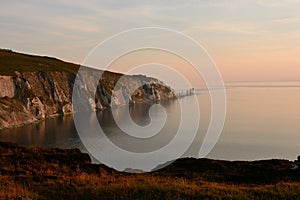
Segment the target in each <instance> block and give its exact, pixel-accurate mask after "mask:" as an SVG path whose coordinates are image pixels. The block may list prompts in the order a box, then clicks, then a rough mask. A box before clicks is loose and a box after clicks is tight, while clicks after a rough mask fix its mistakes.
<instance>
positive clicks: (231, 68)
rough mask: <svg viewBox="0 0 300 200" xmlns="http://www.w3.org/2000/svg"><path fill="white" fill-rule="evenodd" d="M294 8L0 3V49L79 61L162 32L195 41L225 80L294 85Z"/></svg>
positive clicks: (94, 0) (288, 3) (159, 0)
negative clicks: (125, 39)
mask: <svg viewBox="0 0 300 200" xmlns="http://www.w3.org/2000/svg"><path fill="white" fill-rule="evenodd" d="M299 11H300V0H265V1H264V0H244V1H240V0H239V1H237V0H231V1H229V0H228V1H227V0H219V1H217V0H211V1H204V0H172V1H166V0H151V1H145V0H126V1H117V0H51V1H38V0H10V1H1V3H0V26H1V32H0V47H1V48H9V49H13V50H15V51H18V52H25V53H30V54H38V55H48V56H53V57H57V58H60V59H63V60H66V61H71V62H75V63H82V62H83V60H84V59H85V57H86V56H87V55H88V53H89V52H90V51H91V50H92V49H93V48H94V47H95V46H96V45H97V44H99V43H100V42H102V41H104V40H105V39H106V38H108V37H110V36H111V35H114V34H117V33H119V32H121V31H124V30H128V29H132V28H139V27H148V26H151V27H152V26H154V27H164V28H170V29H174V30H176V31H179V32H182V33H184V34H186V35H188V36H190V37H192V38H193V39H194V40H196V41H197V42H199V43H200V44H201V45H202V46H203V47H204V48H205V49H206V51H207V52H208V54H209V55H210V57H211V58H212V59H213V61H214V62H215V64H216V65H217V67H218V69H219V71H220V73H221V75H222V77H223V79H224V81H225V82H231V81H295V80H298V81H299V80H300V12H299ZM132 59H134V57H133V58H132ZM125 60H126V59H125ZM127 60H128V59H127ZM121 65H122V63H121ZM124 65H125V64H124ZM181 67H185V66H184V65H182V66H181ZM120 71H121V72H122V69H120ZM190 75H192V72H191V73H190Z"/></svg>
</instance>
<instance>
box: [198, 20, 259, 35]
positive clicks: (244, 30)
mask: <svg viewBox="0 0 300 200" xmlns="http://www.w3.org/2000/svg"><path fill="white" fill-rule="evenodd" d="M200 29H202V30H205V31H213V32H226V33H235V34H243V35H257V34H259V33H260V32H261V30H259V29H257V28H256V27H255V26H254V25H250V24H248V25H246V24H234V23H230V22H224V21H219V22H213V23H211V24H207V25H203V26H201V27H200Z"/></svg>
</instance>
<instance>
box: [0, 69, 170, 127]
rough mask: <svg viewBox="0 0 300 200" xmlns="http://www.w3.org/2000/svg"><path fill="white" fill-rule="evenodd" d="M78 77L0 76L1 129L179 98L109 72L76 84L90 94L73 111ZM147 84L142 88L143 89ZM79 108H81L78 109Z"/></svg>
mask: <svg viewBox="0 0 300 200" xmlns="http://www.w3.org/2000/svg"><path fill="white" fill-rule="evenodd" d="M75 78H76V76H75V75H74V74H72V73H67V72H56V71H51V72H24V73H19V72H16V76H14V77H12V76H0V129H1V128H10V127H14V126H20V125H23V124H26V123H31V122H34V121H38V120H40V119H44V118H47V117H49V116H53V115H64V114H67V113H73V112H78V111H87V110H103V109H105V108H110V107H111V106H112V105H113V106H118V105H123V104H130V103H134V102H146V101H153V100H161V99H162V100H163V99H172V98H175V94H174V93H173V92H172V91H171V90H170V89H169V88H168V87H166V86H165V85H163V83H162V82H160V81H158V80H156V79H153V78H148V77H145V76H122V78H121V79H120V81H119V82H118V84H117V86H116V88H114V86H115V85H116V82H117V81H118V80H119V78H120V75H116V74H114V73H108V75H106V76H105V77H104V78H102V79H101V80H100V82H99V84H98V85H97V87H95V84H94V82H95V81H97V82H98V78H99V77H98V74H97V73H82V75H81V77H80V79H79V80H80V84H78V85H76V87H78V89H79V90H80V91H84V93H85V94H87V95H82V96H80V102H82V105H80V106H79V107H80V109H81V110H77V111H76V110H75V111H74V110H73V105H72V92H73V86H74V81H75ZM141 85H143V86H142V87H140V86H141ZM76 107H77V106H76Z"/></svg>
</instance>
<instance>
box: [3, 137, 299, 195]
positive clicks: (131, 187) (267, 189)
mask: <svg viewBox="0 0 300 200" xmlns="http://www.w3.org/2000/svg"><path fill="white" fill-rule="evenodd" d="M0 156H1V160H0V199H1V198H4V199H12V198H14V199H16V198H19V199H65V200H67V199H151V200H152V199H299V198H300V182H299V180H300V173H299V172H300V170H292V169H290V165H291V164H292V162H290V161H285V160H268V161H259V162H227V161H216V160H208V159H204V160H203V159H182V160H178V161H175V162H174V163H173V164H171V165H170V166H168V167H167V168H165V169H162V170H159V171H157V172H153V173H146V174H128V173H121V172H116V171H115V170H112V169H110V168H108V167H105V166H103V165H94V164H91V162H90V159H89V157H88V156H87V155H86V154H82V153H80V151H79V150H59V149H45V148H37V147H22V146H18V145H15V144H10V143H1V142H0ZM269 170H270V172H271V173H266V175H265V176H260V175H259V174H263V173H264V172H267V171H269ZM243 171H244V172H243ZM253 176H257V177H256V179H255V180H254V179H251V177H253ZM231 177H233V178H231ZM278 177H281V178H280V179H277V178H278ZM260 178H261V182H260V181H259V180H260Z"/></svg>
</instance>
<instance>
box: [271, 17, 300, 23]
mask: <svg viewBox="0 0 300 200" xmlns="http://www.w3.org/2000/svg"><path fill="white" fill-rule="evenodd" d="M273 22H277V23H283V24H299V23H300V18H296V17H286V18H280V19H274V20H273Z"/></svg>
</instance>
